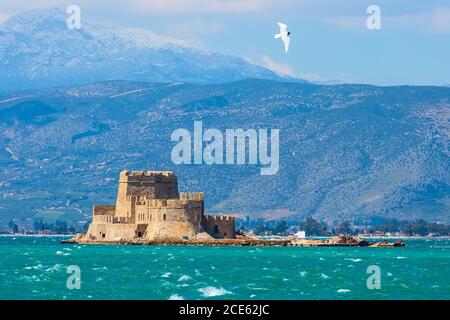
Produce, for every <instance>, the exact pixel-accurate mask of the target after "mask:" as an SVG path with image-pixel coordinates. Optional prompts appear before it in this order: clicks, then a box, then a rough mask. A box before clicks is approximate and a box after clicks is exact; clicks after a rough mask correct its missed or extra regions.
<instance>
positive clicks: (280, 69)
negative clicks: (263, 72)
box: [247, 55, 351, 84]
mask: <svg viewBox="0 0 450 320" xmlns="http://www.w3.org/2000/svg"><path fill="white" fill-rule="evenodd" d="M247 60H248V61H249V62H251V63H253V61H252V60H250V59H247ZM261 61H262V66H263V67H265V68H267V69H269V70H272V71H273V72H275V73H277V74H278V75H281V76H288V77H292V78H296V79H303V80H307V81H310V82H316V83H322V84H338V83H339V84H340V83H348V82H351V80H350V77H349V76H339V77H338V78H336V77H323V76H321V75H319V74H317V73H308V72H297V71H295V69H294V68H292V67H291V66H290V65H288V64H285V63H281V62H277V61H274V60H272V59H271V58H269V57H268V56H266V55H263V56H262V57H261Z"/></svg>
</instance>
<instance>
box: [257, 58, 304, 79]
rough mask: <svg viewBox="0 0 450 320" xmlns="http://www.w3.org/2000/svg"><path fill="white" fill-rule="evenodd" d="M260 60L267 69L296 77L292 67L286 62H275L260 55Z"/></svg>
mask: <svg viewBox="0 0 450 320" xmlns="http://www.w3.org/2000/svg"><path fill="white" fill-rule="evenodd" d="M261 60H262V63H263V66H264V67H266V68H267V69H269V70H272V71H273V72H275V73H278V74H280V75H283V76H289V77H293V78H296V77H297V75H296V73H295V71H294V69H293V68H292V67H291V66H289V65H287V64H284V63H280V62H276V61H274V60H272V59H270V58H269V57H268V56H262V57H261Z"/></svg>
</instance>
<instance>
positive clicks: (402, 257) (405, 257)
mask: <svg viewBox="0 0 450 320" xmlns="http://www.w3.org/2000/svg"><path fill="white" fill-rule="evenodd" d="M396 259H406V257H396Z"/></svg>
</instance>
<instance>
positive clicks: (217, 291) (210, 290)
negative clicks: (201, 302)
mask: <svg viewBox="0 0 450 320" xmlns="http://www.w3.org/2000/svg"><path fill="white" fill-rule="evenodd" d="M198 291H200V293H201V294H202V296H203V297H206V298H207V297H218V296H223V295H226V294H232V292H231V291H228V290H225V289H224V288H216V287H205V288H200V289H198Z"/></svg>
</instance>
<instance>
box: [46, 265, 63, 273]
mask: <svg viewBox="0 0 450 320" xmlns="http://www.w3.org/2000/svg"><path fill="white" fill-rule="evenodd" d="M59 270H61V265H60V264H55V265H54V266H53V267H50V268H48V269H46V270H45V271H47V272H54V271H59Z"/></svg>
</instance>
